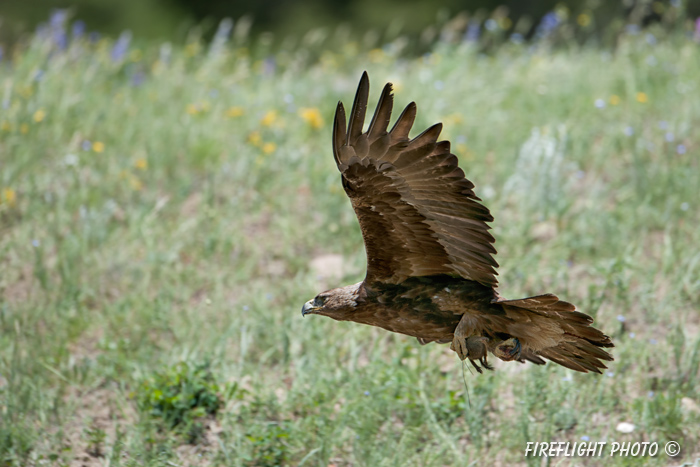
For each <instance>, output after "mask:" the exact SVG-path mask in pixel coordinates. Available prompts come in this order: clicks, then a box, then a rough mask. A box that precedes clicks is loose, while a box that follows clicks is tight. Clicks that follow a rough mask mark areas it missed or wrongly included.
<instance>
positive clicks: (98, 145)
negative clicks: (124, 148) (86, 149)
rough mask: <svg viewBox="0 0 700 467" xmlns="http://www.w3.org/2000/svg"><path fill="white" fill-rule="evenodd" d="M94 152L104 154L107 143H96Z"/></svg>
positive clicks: (93, 147) (93, 145)
mask: <svg viewBox="0 0 700 467" xmlns="http://www.w3.org/2000/svg"><path fill="white" fill-rule="evenodd" d="M92 150H93V151H95V152H97V153H99V152H103V151H104V150H105V143H103V142H101V141H95V142H94V143H92Z"/></svg>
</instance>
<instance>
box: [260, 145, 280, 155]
mask: <svg viewBox="0 0 700 467" xmlns="http://www.w3.org/2000/svg"><path fill="white" fill-rule="evenodd" d="M275 149H277V145H276V144H275V143H265V144H263V146H262V151H263V152H264V153H265V154H270V153H273V152H275Z"/></svg>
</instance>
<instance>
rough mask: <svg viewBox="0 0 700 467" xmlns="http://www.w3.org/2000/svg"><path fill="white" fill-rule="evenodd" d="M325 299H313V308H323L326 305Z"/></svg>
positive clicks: (318, 297)
mask: <svg viewBox="0 0 700 467" xmlns="http://www.w3.org/2000/svg"><path fill="white" fill-rule="evenodd" d="M326 298H327V297H321V296H320V295H319V296H317V297H316V298H314V306H323V305H324V304H325V303H326Z"/></svg>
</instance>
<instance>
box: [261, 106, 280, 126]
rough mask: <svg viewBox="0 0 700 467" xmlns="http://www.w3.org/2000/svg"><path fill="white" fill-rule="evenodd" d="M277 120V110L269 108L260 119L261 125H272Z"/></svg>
mask: <svg viewBox="0 0 700 467" xmlns="http://www.w3.org/2000/svg"><path fill="white" fill-rule="evenodd" d="M276 121H277V111H276V110H270V111H269V112H267V113H266V114H265V115H264V116H263V118H262V119H261V120H260V124H261V125H262V126H272V125H274V123H275V122H276Z"/></svg>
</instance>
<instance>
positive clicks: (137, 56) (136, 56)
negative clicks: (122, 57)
mask: <svg viewBox="0 0 700 467" xmlns="http://www.w3.org/2000/svg"><path fill="white" fill-rule="evenodd" d="M142 58H143V52H141V51H140V50H139V49H134V50H132V51H131V53H130V54H129V60H131V61H132V62H140V61H141V59H142Z"/></svg>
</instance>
